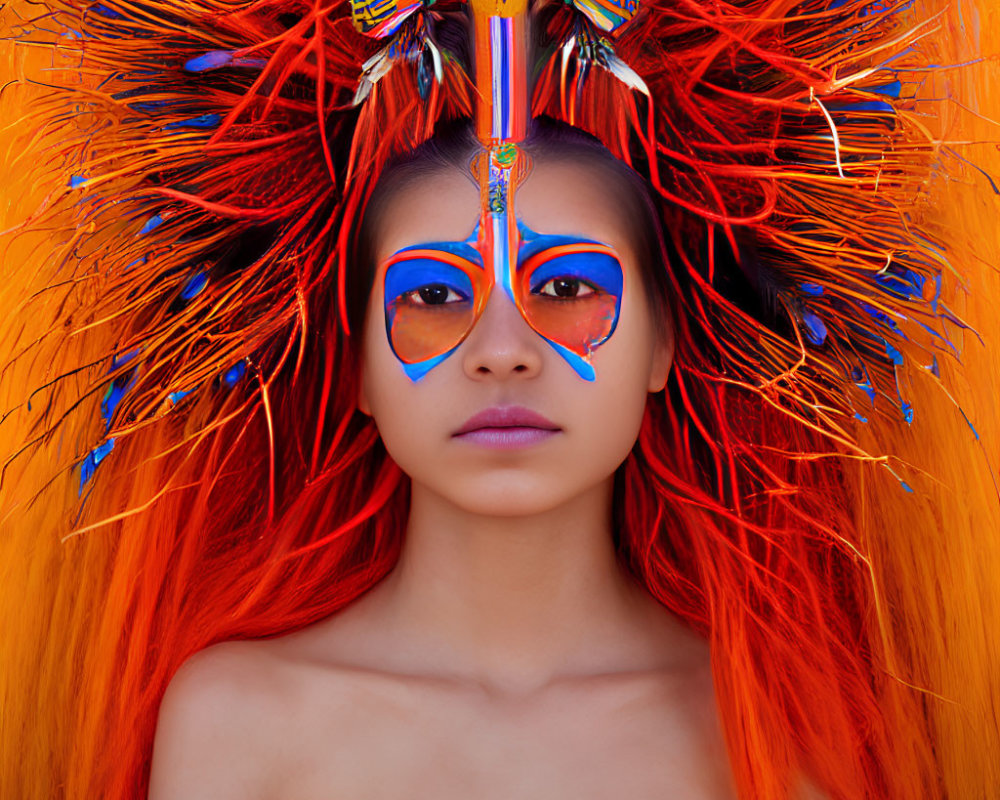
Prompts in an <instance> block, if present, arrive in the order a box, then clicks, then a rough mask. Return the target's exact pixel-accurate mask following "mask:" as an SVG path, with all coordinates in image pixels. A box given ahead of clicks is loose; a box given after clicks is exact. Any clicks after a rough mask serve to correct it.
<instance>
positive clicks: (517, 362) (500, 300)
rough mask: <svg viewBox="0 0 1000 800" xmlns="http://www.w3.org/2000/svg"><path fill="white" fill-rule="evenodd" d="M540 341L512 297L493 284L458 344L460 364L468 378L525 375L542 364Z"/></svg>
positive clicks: (536, 369)
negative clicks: (487, 297) (481, 307)
mask: <svg viewBox="0 0 1000 800" xmlns="http://www.w3.org/2000/svg"><path fill="white" fill-rule="evenodd" d="M544 344H545V343H544V342H543V341H542V339H541V337H540V336H539V335H538V334H537V333H535V331H534V330H533V329H532V328H531V326H530V325H528V323H527V322H526V321H525V320H524V317H522V316H521V312H520V311H518V309H517V306H516V305H514V301H513V300H511V299H510V298H509V297H508V296H507V293H506V292H505V291H504V290H503V289H502V288H501V287H499V286H494V287H493V289H492V290H491V292H490V299H489V300H488V301H487V303H486V308H485V309H483V314H482V316H481V317H480V318H479V320H478V321H477V322H476V325H475V327H474V328H473V329H472V331H471V332H470V333H469V336H468V337H467V338H466V340H465V342H463V344H462V349H461V353H462V367H463V369H464V370H465V374H466V375H468V376H469V377H470V378H475V379H477V380H482V379H484V378H490V377H492V378H507V377H511V376H515V375H517V376H520V377H523V378H529V377H533V376H535V375H537V374H538V373H539V372H540V371H541V368H542V347H543V346H544Z"/></svg>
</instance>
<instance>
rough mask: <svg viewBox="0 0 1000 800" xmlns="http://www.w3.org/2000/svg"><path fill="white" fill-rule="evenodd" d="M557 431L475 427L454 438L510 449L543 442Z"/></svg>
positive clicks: (500, 448) (485, 445)
mask: <svg viewBox="0 0 1000 800" xmlns="http://www.w3.org/2000/svg"><path fill="white" fill-rule="evenodd" d="M557 433H559V431H551V430H546V429H544V428H477V429H476V430H474V431H469V432H468V433H460V434H458V435H457V436H456V437H455V438H456V439H461V440H462V441H463V442H472V443H473V444H479V445H482V446H483V447H493V448H496V449H497V450H512V449H514V448H516V447H526V446H528V445H531V444H537V443H538V442H544V441H545V440H546V439H549V438H551V437H552V436H555V435H556V434H557Z"/></svg>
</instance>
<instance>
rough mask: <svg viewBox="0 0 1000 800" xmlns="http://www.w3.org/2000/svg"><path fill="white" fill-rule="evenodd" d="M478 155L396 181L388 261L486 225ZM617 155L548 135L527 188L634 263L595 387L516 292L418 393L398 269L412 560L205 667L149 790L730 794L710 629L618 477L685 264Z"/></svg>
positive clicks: (405, 549)
mask: <svg viewBox="0 0 1000 800" xmlns="http://www.w3.org/2000/svg"><path fill="white" fill-rule="evenodd" d="M570 131H571V129H570ZM454 146H455V145H454V142H452V147H454ZM474 147H475V140H474V139H472V138H471V137H470V138H469V140H467V141H466V142H465V152H464V153H461V152H459V153H458V154H457V155H458V156H459V158H454V155H456V154H454V153H453V154H452V156H453V158H452V159H450V160H452V161H453V162H455V163H454V164H449V163H448V162H447V161H444V162H443V163H442V162H441V161H440V160H436V161H435V160H428V159H427V157H426V156H422V155H420V154H419V153H418V154H417V155H416V156H415V158H416V160H415V161H409V162H406V167H405V169H406V170H407V172H405V173H404V172H403V171H402V170H401V169H395V170H393V169H390V170H389V171H388V172H387V174H386V177H385V178H384V179H383V182H384V186H385V188H384V189H383V191H382V192H381V194H380V196H378V197H377V198H376V201H375V203H374V205H373V206H372V208H373V212H374V219H373V221H372V223H371V229H372V244H373V251H374V254H375V261H376V263H379V264H383V263H384V262H385V261H386V260H387V258H388V257H389V256H390V255H391V254H392V253H395V252H397V251H399V250H402V249H403V248H406V247H411V246H414V245H418V244H421V243H426V242H447V241H451V242H458V241H463V240H465V239H467V238H468V236H469V232H470V231H471V230H472V229H473V228H474V226H475V223H476V221H477V218H478V216H479V203H478V198H479V191H478V187H477V186H476V184H475V183H474V182H473V181H472V180H471V176H469V175H468V174H463V170H461V169H460V168H459V167H458V164H460V163H461V161H462V160H464V161H468V160H469V159H471V157H472V155H473V153H474ZM597 148H598V146H597V145H595V144H592V143H588V142H586V141H585V140H583V137H582V135H580V134H577V135H576V136H572V135H571V134H568V133H566V132H564V133H563V139H562V140H559V139H558V138H557V137H554V136H552V134H550V137H549V141H548V149H547V150H545V149H543V150H542V152H541V153H537V154H534V159H533V160H534V166H533V169H532V172H531V174H530V176H529V177H528V179H527V181H526V183H525V184H524V185H523V187H522V188H521V189H520V191H519V193H518V205H519V208H520V215H519V216H520V220H521V222H522V223H523V224H524V225H526V226H527V227H528V228H530V229H531V230H533V231H537V232H539V233H544V234H554V235H559V236H568V237H574V238H585V239H592V240H598V241H600V242H603V243H606V244H608V245H610V246H611V248H613V250H614V251H615V252H616V253H618V254H619V255H620V257H621V263H622V266H623V267H624V286H625V287H626V288H625V289H624V290H623V292H622V296H621V309H620V316H619V318H618V323H617V325H616V327H615V330H614V333H613V335H612V336H611V337H610V338H609V339H608V341H606V342H605V343H604V344H602V345H601V347H600V348H599V349H598V350H597V351H596V352H595V355H594V359H593V366H594V370H595V372H596V379H595V380H594V381H592V382H590V381H585V380H583V379H581V377H580V376H579V375H578V374H577V373H576V372H575V371H574V370H573V369H572V367H571V366H570V365H569V364H568V363H567V362H566V361H565V360H564V359H563V358H561V357H560V355H559V354H558V352H557V351H556V350H555V349H554V348H553V347H551V346H550V345H549V344H548V343H547V341H546V340H545V339H543V338H542V337H541V336H539V334H538V333H536V332H535V331H534V330H532V328H531V327H529V325H528V323H527V322H526V321H525V319H524V318H523V317H522V316H521V314H520V313H519V312H518V309H517V308H516V307H515V306H514V304H513V303H512V302H511V301H510V299H509V298H508V297H507V296H506V295H504V294H503V293H501V292H499V291H494V292H493V293H492V294H491V296H490V299H489V301H488V304H487V306H486V310H485V312H484V313H483V315H482V316H481V317H480V318H479V320H478V321H477V322H476V325H475V327H474V329H473V330H472V332H471V333H470V334H469V336H468V337H467V338H466V339H465V340H464V341H463V342H462V343H461V345H460V346H459V347H458V349H457V350H455V351H454V353H452V354H451V355H450V356H449V357H448V358H447V359H445V361H444V362H442V363H441V364H440V365H438V366H436V367H435V368H434V369H433V370H432V371H431V372H430V373H429V374H428V375H427V376H426V377H425V378H423V379H421V380H420V381H418V382H413V381H411V380H410V379H409V378H408V377H407V375H406V374H405V373H404V371H403V369H401V365H400V363H399V361H398V360H397V358H396V356H395V355H394V353H393V351H392V349H391V348H390V343H389V340H388V338H387V335H386V326H385V319H384V314H383V308H384V297H383V279H384V273H385V268H384V267H382V268H380V269H379V270H377V271H376V273H375V275H374V282H373V284H372V289H371V294H370V301H369V303H368V313H367V318H366V320H365V322H364V327H363V331H364V344H363V346H362V348H361V349H362V352H363V356H362V364H361V369H362V375H363V377H362V380H361V387H360V391H359V396H358V398H357V402H358V408H359V409H360V411H361V412H362V413H364V414H368V415H370V416H371V417H372V418H373V419H374V421H375V423H376V425H377V427H378V431H379V436H380V438H381V440H382V442H383V443H384V445H385V448H386V450H387V451H388V453H389V454H390V456H391V457H392V459H393V461H395V462H396V463H397V464H398V465H399V466H400V468H401V469H402V470H403V471H404V472H405V473H406V475H407V476H408V477H409V479H410V503H409V513H408V517H407V520H406V525H405V532H404V533H403V534H402V537H401V541H402V544H401V552H400V556H399V560H398V563H397V564H396V566H395V567H394V569H393V571H392V572H391V573H390V574H389V575H388V576H387V577H386V578H384V579H383V580H382V581H381V582H379V583H378V584H377V585H376V586H375V587H374V588H373V589H371V590H370V591H369V592H368V593H367V594H365V595H364V596H363V597H362V598H360V599H359V600H356V601H354V602H353V603H352V604H351V605H350V606H348V607H347V608H345V609H343V610H342V611H340V612H338V613H337V614H335V615H334V616H333V617H331V618H329V619H327V620H324V621H322V622H319V623H316V624H313V625H311V626H309V627H307V628H305V629H303V630H301V631H299V632H297V633H294V634H291V635H287V636H282V637H278V638H275V639H270V640H266V641H254V642H242V643H234V644H222V645H218V646H216V647H214V648H210V649H209V650H206V651H203V652H202V653H201V654H199V655H198V656H197V657H195V658H194V659H192V660H191V662H189V663H188V664H187V665H186V666H185V667H184V668H183V669H182V670H181V673H180V674H179V675H178V677H176V678H174V681H173V682H172V684H171V688H170V690H169V691H168V694H167V696H166V698H165V701H164V705H163V707H162V708H161V711H160V724H159V730H158V733H157V741H156V749H155V751H154V762H153V773H152V779H151V791H150V797H151V798H172V797H177V798H181V797H186V798H196V797H206V798H208V797H213V798H223V797H228V796H232V797H243V798H250V797H260V798H268V797H275V798H277V797H297V798H309V797H323V796H337V797H340V796H342V797H352V798H359V797H385V798H390V797H436V798H445V797H470V796H471V797H497V798H500V797H503V798H513V797H548V798H558V797H613V796H618V795H619V794H620V793H621V792H623V791H627V794H628V796H630V797H635V798H639V797H650V798H653V797H670V796H674V797H682V796H683V797H692V798H694V797H699V798H721V797H732V796H733V788H732V783H731V779H730V777H729V772H730V770H729V767H728V763H727V758H726V756H725V747H724V743H723V740H722V737H721V733H720V730H719V727H718V722H717V713H716V709H715V699H714V692H713V690H712V679H711V672H710V663H709V652H708V646H707V643H706V642H705V640H704V639H703V638H702V637H700V636H698V635H696V634H694V633H692V632H691V631H690V630H688V629H687V628H686V627H685V626H684V625H682V624H680V623H679V622H678V620H677V619H676V618H674V617H673V616H671V615H670V614H669V613H668V612H666V611H665V610H664V609H663V607H662V606H661V605H660V603H658V602H657V601H656V600H654V599H653V597H652V596H651V595H650V594H649V592H648V591H647V590H646V589H645V588H644V587H642V586H641V585H640V584H639V583H638V582H637V581H636V580H635V577H634V576H633V575H631V574H630V573H629V571H628V569H627V568H626V567H625V565H624V564H623V563H622V562H621V559H620V558H619V554H618V553H616V548H615V544H614V538H615V537H614V535H613V519H614V517H615V516H616V515H615V514H614V510H613V502H614V500H613V498H614V475H615V472H616V470H617V469H618V467H619V466H620V465H621V463H622V462H623V461H624V460H625V458H626V457H627V455H628V453H629V451H630V450H631V449H632V447H633V445H634V443H635V440H636V437H637V435H638V432H639V427H640V424H641V423H642V419H643V415H644V411H645V406H646V398H647V395H648V394H649V393H651V392H661V390H662V389H663V387H664V384H665V383H666V379H667V374H668V372H669V369H670V362H671V355H672V352H673V349H674V345H673V333H672V331H671V328H670V325H669V315H667V314H666V307H667V303H668V301H667V298H665V297H662V296H658V294H661V293H662V291H663V290H662V288H661V282H660V281H657V279H656V278H655V277H654V276H655V275H656V274H657V273H659V272H661V271H662V270H663V268H664V265H663V264H662V262H661V260H660V259H656V260H655V261H652V262H651V261H650V260H649V256H650V255H652V254H651V253H649V252H648V249H647V250H645V251H644V249H643V239H644V238H648V237H639V236H636V234H635V231H636V230H637V229H640V230H641V226H642V225H646V224H649V223H650V222H651V221H652V220H651V215H650V214H649V212H648V211H645V213H643V212H644V208H645V206H644V203H648V200H647V199H646V198H645V197H637V196H636V195H635V187H636V184H638V179H637V177H631V176H627V175H626V174H625V170H626V169H627V168H626V167H624V166H622V165H620V164H619V163H617V162H616V161H615V160H614V159H613V157H612V156H611V155H610V154H608V153H607V152H606V151H602V150H599V149H597ZM530 152H532V151H531V149H530V148H529V153H530ZM437 155H439V157H440V145H439V147H438V152H437ZM462 156H464V159H463V158H462ZM465 172H467V171H465ZM640 185H641V184H640ZM417 208H419V209H424V213H421V214H413V213H407V212H408V210H410V209H417ZM646 286H648V287H649V290H647V289H646V288H645V287H646ZM433 288H434V287H433V285H431V286H430V287H424V288H423V290H422V291H423V293H424V294H425V295H428V297H427V301H426V302H425V301H424V300H421V299H419V294H420V292H419V291H418V292H414V294H415V295H418V297H416V298H413V299H414V300H416V302H419V303H423V304H424V305H428V306H429V305H433V304H436V305H439V306H440V307H439V309H438V310H437V311H432V310H430V309H428V310H427V311H424V312H423V313H425V314H426V313H430V314H434V313H437V314H439V315H440V314H442V313H449V312H448V311H447V310H446V308H445V307H446V306H447V305H449V304H452V305H458V304H461V299H460V298H459V297H458V296H457V295H455V293H454V291H452V290H447V292H448V294H450V295H451V297H447V296H444V297H438V298H435V297H434V295H433ZM535 291H536V294H537V295H538V296H540V297H542V298H547V299H543V300H542V301H541V302H548V303H550V304H556V303H558V304H561V305H563V306H564V309H563V310H562V311H561V313H573V311H572V310H571V309H566V308H565V306H568V305H572V304H576V306H578V307H579V306H581V304H583V305H585V304H586V303H587V299H586V298H587V296H588V295H593V294H594V293H595V291H599V290H598V289H596V287H593V286H590V285H587V284H586V283H584V282H582V281H581V280H580V279H573V278H567V279H560V278H558V277H556V278H550V279H548V280H547V282H546V283H545V284H544V285H542V286H540V287H539V288H538V289H536V290H535ZM438 294H439V295H445V290H443V289H440V288H439V289H438ZM435 300H437V303H435ZM450 313H454V312H450ZM576 313H579V312H576ZM658 321H660V322H661V323H666V324H657V322H658ZM661 402H662V401H661ZM623 500H624V498H622V497H619V498H618V502H619V503H621V502H623ZM619 516H620V514H619ZM693 533H694V535H697V534H696V533H695V532H693Z"/></svg>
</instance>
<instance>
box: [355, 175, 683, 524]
mask: <svg viewBox="0 0 1000 800" xmlns="http://www.w3.org/2000/svg"><path fill="white" fill-rule="evenodd" d="M620 185H621V180H620V179H617V183H616V179H615V177H614V176H611V175H609V173H608V171H607V170H605V169H603V168H601V167H597V166H588V165H587V164H586V163H573V164H569V163H563V162H560V161H552V160H539V159H536V160H535V163H534V167H533V169H532V171H531V173H530V175H529V176H528V179H527V180H526V181H525V182H524V184H522V186H521V187H520V188H519V189H518V191H517V195H516V201H515V203H516V206H515V207H516V210H517V217H518V219H519V220H520V221H521V222H522V223H524V224H525V225H526V226H527V227H528V228H530V229H531V230H533V231H535V232H537V233H540V234H556V235H569V236H577V237H580V238H583V239H590V240H596V241H599V242H602V243H605V244H608V245H610V246H611V247H612V248H614V249H615V250H616V251H617V253H618V254H619V256H620V259H621V264H622V268H623V275H624V283H623V285H624V289H623V291H622V295H621V308H620V312H619V317H618V323H617V327H616V328H615V330H614V333H613V334H612V335H611V337H610V338H609V339H607V341H605V342H604V343H603V344H601V345H600V346H599V347H597V348H596V349H595V350H594V351H593V353H592V354H591V364H592V365H593V367H594V372H595V375H596V377H595V379H594V380H592V381H588V380H585V379H583V378H581V377H580V375H579V374H577V372H576V371H575V370H574V369H573V367H572V366H571V365H570V364H569V363H568V362H567V361H566V360H565V359H564V358H563V357H562V356H560V355H559V354H558V353H557V352H556V350H555V349H554V348H553V347H552V345H551V344H550V343H549V342H548V341H547V340H546V339H544V338H542V336H540V335H539V334H538V333H536V332H535V331H534V330H533V329H532V328H531V327H530V326H529V324H528V323H527V322H526V321H525V319H524V318H523V317H522V316H521V313H520V312H519V311H518V309H517V308H516V306H515V305H514V304H513V302H511V300H510V299H509V297H508V296H507V295H506V294H505V293H504V292H503V291H500V290H494V291H492V292H491V294H490V298H489V302H488V303H487V305H486V308H485V310H484V311H483V314H482V316H481V317H480V318H479V320H478V321H477V322H476V324H475V326H474V327H473V328H472V330H471V332H470V333H469V334H468V336H467V337H466V338H465V339H464V341H462V343H461V344H460V345H459V346H458V348H457V349H456V350H455V351H454V352H453V353H452V354H451V355H450V356H448V357H447V358H445V359H444V360H443V361H442V362H441V363H439V364H437V365H436V366H435V367H434V368H433V369H431V370H430V371H429V372H427V374H426V375H424V376H423V377H421V378H420V379H419V380H416V381H414V380H411V379H410V378H409V377H408V376H407V375H406V373H405V371H404V370H403V365H402V363H401V362H400V361H399V360H398V359H397V357H396V355H395V354H394V353H393V351H392V348H391V347H390V344H389V341H388V337H387V334H386V327H385V312H384V299H383V277H384V268H382V267H381V266H380V267H379V268H377V269H376V274H375V281H374V284H373V287H372V291H371V296H370V298H369V302H368V309H367V314H366V321H365V328H364V344H363V357H362V380H361V390H360V396H359V407H360V408H361V410H362V411H363V412H364V413H366V414H370V415H371V416H372V417H373V418H374V420H375V423H376V425H377V427H378V430H379V434H380V435H381V437H382V440H383V442H384V443H385V446H386V449H387V450H388V452H389V454H390V455H391V456H392V458H393V459H394V460H395V461H396V463H397V464H398V465H399V466H400V468H401V469H402V470H403V471H404V472H405V473H406V474H407V475H409V476H410V478H411V479H412V481H413V483H414V489H416V488H417V487H418V486H420V487H421V488H423V489H427V490H430V491H432V492H434V493H436V494H438V495H440V496H441V497H443V498H444V499H446V500H448V501H450V502H452V503H454V504H455V505H456V506H458V507H459V508H461V509H464V510H465V511H467V512H470V513H477V514H486V515H496V516H519V515H525V514H535V513H541V512H543V511H547V510H550V509H552V508H555V507H557V506H559V505H561V504H563V503H566V502H568V501H570V500H572V499H573V498H574V497H576V496H578V495H580V494H581V493H583V492H585V491H587V490H588V489H591V488H593V487H595V486H597V485H598V484H600V483H602V482H603V481H605V480H607V479H608V478H609V477H610V476H611V475H612V474H613V473H614V471H615V469H616V468H617V467H618V466H619V465H620V464H621V463H622V462H623V461H624V460H625V458H626V457H627V456H628V453H629V451H630V450H631V449H632V446H633V444H634V443H635V440H636V438H637V436H638V432H639V425H640V423H641V421H642V416H643V411H644V409H645V403H646V396H647V393H648V392H654V391H659V390H660V389H662V388H663V386H664V384H665V383H666V379H667V374H668V372H669V370H670V362H671V358H672V356H673V338H672V334H671V332H670V331H668V330H659V331H657V330H654V327H653V320H652V315H651V313H650V310H649V304H648V302H647V298H646V293H645V290H644V287H643V281H642V275H641V272H640V265H639V264H638V263H637V262H636V253H635V248H634V245H633V242H632V237H631V236H630V235H629V230H630V227H629V224H628V221H627V220H626V218H625V216H624V215H625V213H626V212H625V211H624V210H623V209H624V208H626V207H627V205H628V204H622V203H620V202H616V197H617V194H616V192H615V191H611V190H610V189H609V186H615V187H616V188H617V186H620ZM479 214H480V205H479V188H478V186H477V185H476V184H475V183H473V181H472V179H471V178H470V177H467V176H466V175H464V174H462V173H461V172H459V171H458V170H442V171H441V172H438V173H432V174H430V175H427V176H425V177H421V178H420V179H419V180H418V181H416V182H411V183H410V184H409V185H406V186H404V187H402V188H401V189H399V190H398V191H396V192H392V193H391V194H390V195H389V196H388V197H387V198H386V199H385V201H384V203H383V204H382V205H381V208H380V213H379V217H378V219H377V220H376V221H375V225H374V255H375V259H376V264H379V265H381V264H382V263H383V262H384V261H385V259H386V258H388V257H389V256H390V255H392V254H393V253H396V252H397V251H399V250H401V249H403V248H405V247H410V246H412V245H417V244H424V243H428V242H441V241H462V240H465V239H467V238H468V237H469V235H470V233H471V232H472V230H473V228H474V226H475V224H476V222H477V221H478V219H479ZM512 406H517V407H520V408H521V409H528V410H530V411H532V412H535V413H536V414H540V415H541V416H542V417H544V418H546V419H547V420H549V421H550V422H551V425H546V426H545V427H548V428H555V429H556V430H555V431H549V432H545V433H540V432H538V431H534V432H533V431H530V430H528V431H523V430H522V431H521V432H518V431H507V432H506V433H503V432H500V433H498V432H496V431H490V430H482V431H480V432H479V433H476V434H467V435H459V431H460V430H461V429H462V428H463V427H464V426H465V425H466V423H467V421H468V420H469V419H470V418H471V417H473V416H474V415H476V414H479V413H480V412H483V411H486V410H488V409H501V410H502V409H504V408H508V409H509V408H510V407H512ZM494 424H498V423H494ZM499 424H504V423H503V422H501V423H499ZM511 440H513V442H512V441H511ZM498 441H499V443H500V446H498ZM505 443H506V444H505ZM511 444H513V445H514V446H511Z"/></svg>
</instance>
